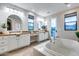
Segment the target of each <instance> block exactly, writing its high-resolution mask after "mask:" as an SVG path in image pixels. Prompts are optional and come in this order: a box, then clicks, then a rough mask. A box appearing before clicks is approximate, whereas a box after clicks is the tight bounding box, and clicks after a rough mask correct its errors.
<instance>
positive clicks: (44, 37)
mask: <svg viewBox="0 0 79 59" xmlns="http://www.w3.org/2000/svg"><path fill="white" fill-rule="evenodd" d="M47 39H48V32H39V39H38V41H43V40H47Z"/></svg>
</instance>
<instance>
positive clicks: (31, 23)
mask: <svg viewBox="0 0 79 59" xmlns="http://www.w3.org/2000/svg"><path fill="white" fill-rule="evenodd" d="M28 30H29V31H30V32H32V31H33V30H34V16H32V15H28Z"/></svg>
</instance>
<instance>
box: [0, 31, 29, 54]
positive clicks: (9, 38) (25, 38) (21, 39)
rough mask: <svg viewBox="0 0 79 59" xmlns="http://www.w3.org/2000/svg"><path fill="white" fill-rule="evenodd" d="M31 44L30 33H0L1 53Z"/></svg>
mask: <svg viewBox="0 0 79 59" xmlns="http://www.w3.org/2000/svg"><path fill="white" fill-rule="evenodd" d="M28 45H30V34H29V33H28V32H26V33H9V34H0V54H3V53H5V52H8V51H12V50H15V49H18V48H22V47H24V46H28Z"/></svg>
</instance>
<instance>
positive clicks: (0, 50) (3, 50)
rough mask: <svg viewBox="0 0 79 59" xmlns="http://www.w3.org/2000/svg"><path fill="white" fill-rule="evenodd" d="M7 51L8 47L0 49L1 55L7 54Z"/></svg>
mask: <svg viewBox="0 0 79 59" xmlns="http://www.w3.org/2000/svg"><path fill="white" fill-rule="evenodd" d="M6 51H8V47H7V46H4V47H0V54H1V53H5V52H6Z"/></svg>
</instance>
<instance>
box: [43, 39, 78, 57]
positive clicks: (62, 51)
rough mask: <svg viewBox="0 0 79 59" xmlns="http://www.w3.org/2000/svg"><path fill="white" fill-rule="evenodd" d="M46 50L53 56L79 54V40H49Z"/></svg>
mask: <svg viewBox="0 0 79 59" xmlns="http://www.w3.org/2000/svg"><path fill="white" fill-rule="evenodd" d="M44 49H45V51H47V52H48V53H49V54H51V55H53V56H79V42H77V41H74V40H70V39H56V40H55V43H52V42H50V41H49V42H47V43H46V44H45V48H44Z"/></svg>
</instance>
